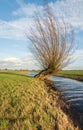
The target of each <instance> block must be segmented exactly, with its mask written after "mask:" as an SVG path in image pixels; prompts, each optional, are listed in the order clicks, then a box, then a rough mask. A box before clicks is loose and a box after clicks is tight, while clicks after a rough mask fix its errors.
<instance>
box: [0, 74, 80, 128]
mask: <svg viewBox="0 0 83 130" xmlns="http://www.w3.org/2000/svg"><path fill="white" fill-rule="evenodd" d="M58 103H60V99H59V93H58V92H57V91H53V90H52V89H49V88H48V87H47V86H46V84H45V83H44V82H43V81H40V80H39V79H36V78H30V77H27V76H23V75H18V74H11V73H6V72H5V73H0V130H78V128H77V129H76V128H74V126H73V123H72V121H71V120H70V119H69V117H68V116H67V115H66V114H65V113H64V112H63V111H62V110H61V108H60V105H59V104H58Z"/></svg>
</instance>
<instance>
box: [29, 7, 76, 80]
mask: <svg viewBox="0 0 83 130" xmlns="http://www.w3.org/2000/svg"><path fill="white" fill-rule="evenodd" d="M34 22H35V24H34V25H35V27H32V28H31V32H30V37H29V40H30V41H31V43H32V47H33V53H34V56H35V57H36V60H37V61H38V62H39V63H40V65H41V68H42V70H41V71H40V72H39V74H37V75H36V76H37V77H40V78H45V77H48V76H50V75H52V74H53V73H57V72H59V71H60V70H62V69H63V68H64V67H66V66H67V65H68V64H69V63H70V57H71V56H70V55H71V52H72V50H73V45H74V42H73V41H74V35H73V34H74V33H73V30H72V28H71V26H70V25H69V24H68V23H66V22H65V20H63V19H58V18H56V17H55V15H54V13H53V12H52V9H49V8H47V9H45V10H44V11H43V14H42V16H41V15H40V14H39V15H35V17H34Z"/></svg>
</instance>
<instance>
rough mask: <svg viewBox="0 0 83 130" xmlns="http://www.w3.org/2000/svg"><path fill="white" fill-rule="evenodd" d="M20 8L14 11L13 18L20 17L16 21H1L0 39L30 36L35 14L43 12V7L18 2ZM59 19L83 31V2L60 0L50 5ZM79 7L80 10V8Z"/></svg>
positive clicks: (80, 0) (18, 0) (81, 0)
mask: <svg viewBox="0 0 83 130" xmlns="http://www.w3.org/2000/svg"><path fill="white" fill-rule="evenodd" d="M17 2H18V4H19V5H20V8H19V9H17V10H15V11H13V12H12V14H13V17H15V16H20V17H18V19H16V20H14V21H2V20H0V38H11V39H26V37H25V34H24V33H25V32H26V31H27V34H28V35H29V31H30V26H33V14H34V12H35V11H36V9H38V13H39V12H42V10H43V6H42V5H39V6H37V5H35V4H34V3H33V4H30V3H29V4H25V3H24V2H23V1H22V0H17ZM50 6H51V7H52V8H53V10H54V13H55V15H56V16H57V17H64V18H65V20H66V21H67V22H68V23H71V24H72V25H73V27H74V28H75V29H77V30H83V13H82V12H83V0H61V1H60V0H58V1H57V2H55V3H52V2H51V3H50ZM78 7H79V8H78Z"/></svg>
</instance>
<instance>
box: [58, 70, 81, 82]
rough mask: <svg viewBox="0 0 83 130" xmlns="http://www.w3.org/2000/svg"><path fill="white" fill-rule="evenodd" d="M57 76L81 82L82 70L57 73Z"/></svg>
mask: <svg viewBox="0 0 83 130" xmlns="http://www.w3.org/2000/svg"><path fill="white" fill-rule="evenodd" d="M58 76H63V77H68V78H72V79H76V80H79V81H83V70H63V71H61V72H59V74H58Z"/></svg>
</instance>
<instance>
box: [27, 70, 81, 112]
mask: <svg viewBox="0 0 83 130" xmlns="http://www.w3.org/2000/svg"><path fill="white" fill-rule="evenodd" d="M36 74H37V72H30V73H29V76H35V75H36ZM51 80H53V81H54V84H55V86H56V88H57V89H58V90H59V91H60V92H61V93H62V95H63V96H64V97H65V99H66V102H68V103H70V104H71V105H72V108H74V109H76V111H77V112H79V113H82V114H83V82H80V81H76V80H72V79H69V78H63V77H57V76H52V77H51Z"/></svg>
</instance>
